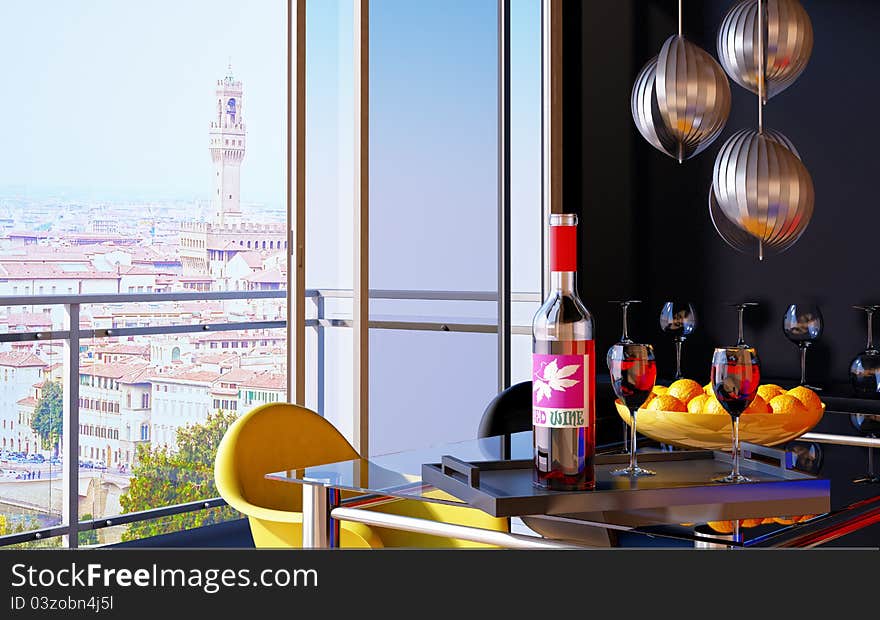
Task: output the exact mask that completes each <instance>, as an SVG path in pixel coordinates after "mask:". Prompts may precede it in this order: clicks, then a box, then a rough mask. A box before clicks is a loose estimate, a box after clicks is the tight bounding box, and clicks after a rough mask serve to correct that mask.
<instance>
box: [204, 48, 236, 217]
mask: <svg viewBox="0 0 880 620" xmlns="http://www.w3.org/2000/svg"><path fill="white" fill-rule="evenodd" d="M214 99H215V105H216V111H215V117H214V120H212V121H211V128H210V138H211V145H210V146H211V159H212V160H213V162H214V192H213V194H212V199H211V200H212V202H211V204H212V207H213V209H214V223H215V224H219V225H220V226H227V225H235V224H239V223H240V222H241V202H240V195H239V194H240V191H241V181H240V178H241V162H242V160H243V159H244V151H245V125H244V116H243V115H242V111H243V107H244V106H243V105H242V89H241V82H239V81H236V79H235V78H234V77H233V75H232V65H231V64H230V65H229V69H228V71H227V73H226V77H224V78H223V79H221V80H217V88H216V91H215V97H214Z"/></svg>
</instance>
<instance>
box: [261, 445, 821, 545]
mask: <svg viewBox="0 0 880 620" xmlns="http://www.w3.org/2000/svg"><path fill="white" fill-rule="evenodd" d="M503 442H504V439H503V438H502V437H489V438H484V439H473V440H468V441H461V442H456V443H447V444H441V445H437V446H431V447H427V448H421V449H416V450H408V451H403V452H398V453H393V454H385V455H380V456H375V457H372V458H370V459H353V460H349V461H341V462H337V463H330V464H326V465H320V466H315V467H308V468H305V469H299V470H289V471H281V472H273V473H269V474H267V475H266V477H267V478H268V479H272V480H278V481H282V482H289V483H297V484H300V483H313V484H314V483H320V484H324V485H327V486H330V487H334V488H338V489H342V490H348V491H355V492H358V493H365V494H378V495H387V496H391V497H399V498H405V499H416V500H419V501H427V502H438V503H448V504H454V505H461V504H464V502H463V501H462V500H459V499H457V498H455V497H453V496H451V495H449V494H447V493H443V492H441V491H439V490H438V489H437V488H436V487H434V486H432V485H431V484H429V483H427V482H423V481H422V466H423V465H424V464H428V463H440V461H441V459H442V457H443V456H445V455H451V456H454V457H456V458H458V459H460V460H463V461H468V462H476V461H497V460H502V454H503V445H504V444H503ZM639 452H640V454H641V453H642V450H640V451H639ZM615 454H619V452H615ZM620 456H621V458H622V455H620ZM509 458H511V459H516V460H519V459H531V458H532V433H531V431H526V432H522V433H515V434H513V435H511V437H510V455H509ZM622 460H625V459H623V458H622ZM724 466H725V465H724V464H723V463H716V467H720V468H724ZM606 467H608V468H610V466H597V468H603V469H604V468H606ZM677 471H679V472H682V471H685V470H684V469H682V468H679V469H678V470H677ZM719 472H720V470H719ZM752 473H753V472H750V475H752ZM702 476H703V472H701V473H700V481H705V480H706V478H703V477H702ZM677 477H679V478H681V480H677V481H674V480H667V481H666V483H667V484H669V483H670V482H672V483H673V486H674V485H676V484H678V485H687V484H696V482H695V481H688V480H687V478H688V476H687V475H682V474H679V475H678V476H677ZM753 477H754V476H753ZM597 478H598V479H599V483H598V486H599V488H600V489H601V488H602V486H603V483H602V479H603V478H604V479H605V480H606V481H609V482H607V483H606V484H612V485H617V486H618V487H619V485H622V484H625V486H629V479H621V478H609V477H607V476H603V475H597ZM761 478H762V476H761V475H760V474H759V476H758V480H759V481H760V479H761ZM658 482H659V481H652V480H651V479H650V478H642V479H639V480H638V488H640V489H641V488H646V489H650V488H652V487H654V488H656V487H657V486H658ZM630 488H634V487H630ZM815 516H816V515H809V518H807V517H805V516H803V515H768V516H767V517H766V518H764V519H760V518H756V519H747V520H743V521H741V523H742V524H743V526H742V527H740V532H741V534H742V540H743V541H745V542H744V543H740V544H748V541H750V540H758V539H762V538H767V537H769V536H773V535H774V534H775V533H778V532H780V531H782V530H784V529H789V528H791V527H792V526H793V525H795V524H797V523H799V522H806V521H808V520H810V519H813V518H815ZM603 523H606V524H607V525H608V526H610V527H612V528H614V527H618V528H619V529H621V530H627V531H634V532H638V533H643V534H648V535H650V536H659V537H671V538H684V539H691V540H694V539H698V540H702V539H703V537H706V536H708V537H709V538H708V539H707V540H710V541H711V540H712V539H715V540H718V541H722V542H724V541H727V544H731V543H730V542H729V537H728V536H727V535H728V534H729V532H728V531H727V530H728V529H732V525H733V523H732V522H731V521H726V522H725V521H718V522H710V523H709V525H708V527H707V526H706V525H705V524H699V523H694V524H684V525H681V524H671V525H648V526H634V525H633V524H632V523H626V522H624V521H618V522H615V521H614V519H613V518H611V519H606V520H604V521H603ZM695 526H699V528H700V534H699V535H695V533H694V527H695ZM733 544H737V543H733Z"/></svg>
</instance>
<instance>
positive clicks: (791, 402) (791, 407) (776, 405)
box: [770, 394, 807, 414]
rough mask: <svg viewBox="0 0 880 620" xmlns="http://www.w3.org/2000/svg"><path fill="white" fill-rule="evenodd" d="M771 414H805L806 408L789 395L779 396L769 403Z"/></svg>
mask: <svg viewBox="0 0 880 620" xmlns="http://www.w3.org/2000/svg"><path fill="white" fill-rule="evenodd" d="M770 408H771V409H772V410H773V413H790V414H795V413H806V412H807V408H806V407H804V404H803V403H802V402H801V401H799V400H798V399H797V398H795V397H794V396H792V395H790V394H780V395H779V396H776V397H774V398H773V399H772V400H771V401H770Z"/></svg>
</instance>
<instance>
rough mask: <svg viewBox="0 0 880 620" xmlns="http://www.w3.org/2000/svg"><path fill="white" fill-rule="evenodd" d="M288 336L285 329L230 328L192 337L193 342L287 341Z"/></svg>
mask: <svg viewBox="0 0 880 620" xmlns="http://www.w3.org/2000/svg"><path fill="white" fill-rule="evenodd" d="M285 339H286V336H285V335H284V331H283V330H280V329H279V330H277V332H276V330H273V331H272V333H268V334H267V333H257V332H256V330H238V329H230V330H227V331H222V332H208V333H207V334H196V335H194V336H193V337H192V341H193V342H205V341H212V340H221V341H222V340H238V341H241V340H281V341H285Z"/></svg>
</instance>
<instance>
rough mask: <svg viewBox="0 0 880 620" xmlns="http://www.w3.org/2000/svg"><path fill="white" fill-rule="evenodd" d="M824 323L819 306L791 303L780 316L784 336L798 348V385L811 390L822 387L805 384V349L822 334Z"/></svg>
mask: <svg viewBox="0 0 880 620" xmlns="http://www.w3.org/2000/svg"><path fill="white" fill-rule="evenodd" d="M823 328H824V323H823V321H822V312H821V311H820V310H819V306H814V305H809V304H808V305H805V304H791V305H790V306H789V307H788V309H787V310H786V311H785V315H784V316H783V317H782V331H783V332H784V333H785V337H786V338H788V339H789V340H791V341H792V342H793V343H795V344H796V345H797V347H798V349H799V350H800V356H801V382H800V385H803V386H806V387H809V388H810V389H812V390H821V389H822V388H818V387H813V386H809V385H807V349H809V348H810V345H811V344H813V341H815V340H818V339H819V337H820V336H821V335H822V330H823Z"/></svg>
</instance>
